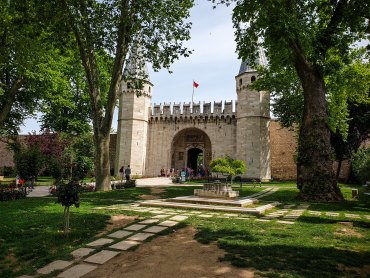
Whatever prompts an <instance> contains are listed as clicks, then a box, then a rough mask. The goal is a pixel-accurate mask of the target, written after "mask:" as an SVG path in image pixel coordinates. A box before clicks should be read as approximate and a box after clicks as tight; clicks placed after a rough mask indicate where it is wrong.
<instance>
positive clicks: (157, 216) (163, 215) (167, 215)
mask: <svg viewBox="0 0 370 278" xmlns="http://www.w3.org/2000/svg"><path fill="white" fill-rule="evenodd" d="M169 216H171V215H170V214H158V215H155V216H153V217H152V218H158V219H162V218H166V217H169Z"/></svg>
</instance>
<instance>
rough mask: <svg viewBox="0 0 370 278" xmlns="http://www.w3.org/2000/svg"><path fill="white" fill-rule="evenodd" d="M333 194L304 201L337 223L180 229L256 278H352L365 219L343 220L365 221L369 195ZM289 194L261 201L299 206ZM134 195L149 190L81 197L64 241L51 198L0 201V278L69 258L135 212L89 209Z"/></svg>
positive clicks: (367, 256) (366, 230) (361, 261)
mask: <svg viewBox="0 0 370 278" xmlns="http://www.w3.org/2000/svg"><path fill="white" fill-rule="evenodd" d="M194 188H199V186H186V187H176V186H173V187H166V188H164V189H165V192H163V193H161V197H162V198H169V197H176V196H185V195H191V194H192V192H193V190H194ZM263 189H264V188H263V187H262V188H260V187H255V188H254V187H251V186H243V188H241V189H238V190H240V194H241V195H242V196H247V195H250V194H253V193H256V192H258V191H260V190H263ZM341 189H342V192H343V193H344V196H345V197H346V199H347V201H346V202H345V203H341V204H333V203H330V204H327V203H310V207H309V208H308V210H315V211H322V212H326V211H330V212H339V213H340V214H339V216H338V217H329V216H326V215H324V214H322V215H319V216H314V215H311V214H309V213H308V212H307V211H306V212H305V213H304V214H303V215H302V216H300V217H299V218H298V219H297V220H296V221H295V224H293V225H283V224H279V223H277V222H276V221H275V220H272V221H270V222H259V221H255V219H254V217H252V218H251V219H250V220H249V219H248V220H242V219H237V218H229V219H223V218H217V217H212V218H199V217H195V216H194V217H190V218H189V219H188V220H187V221H186V223H187V224H188V225H193V226H195V227H196V228H197V230H198V232H197V235H196V239H197V240H198V241H200V242H202V243H204V244H207V243H209V242H217V243H218V245H219V247H220V248H222V249H224V250H225V251H226V255H225V256H224V257H223V258H221V259H222V260H227V261H230V262H231V263H232V264H233V265H235V266H240V267H248V268H252V269H254V270H255V271H256V273H257V274H260V275H261V276H263V277H355V276H358V275H359V272H358V271H359V270H360V269H361V268H363V267H364V266H365V265H368V268H369V266H370V244H369V239H370V220H366V219H365V218H359V219H349V218H348V217H345V215H344V214H346V213H351V214H358V215H370V196H366V195H363V194H360V198H359V200H353V199H352V198H351V188H350V187H345V186H342V187H341ZM360 190H363V189H360ZM297 192H298V191H297V189H296V188H295V186H293V185H287V184H285V185H284V186H282V187H281V188H280V189H279V190H278V191H277V192H275V193H274V194H271V195H268V196H265V197H264V198H262V201H280V202H282V203H283V204H298V203H302V202H300V201H299V200H297V199H296V195H297ZM142 194H150V189H149V188H130V189H125V190H117V191H111V192H96V193H84V194H83V195H82V196H81V207H80V208H74V207H73V208H72V209H71V211H72V213H71V223H70V224H71V229H72V231H71V233H70V236H69V238H65V237H64V236H63V234H62V233H63V232H62V230H63V207H62V206H61V205H59V204H55V198H53V197H47V198H27V199H23V200H16V201H9V202H0V210H1V212H2V214H1V215H2V217H1V225H0V277H17V276H19V275H22V274H32V273H34V272H35V270H36V269H38V268H40V267H42V266H44V265H46V264H47V263H49V262H51V261H53V260H56V259H71V257H70V255H69V253H70V252H71V251H72V250H75V249H77V248H79V247H81V246H83V245H84V244H86V243H87V242H90V241H92V240H93V238H94V236H95V235H96V234H98V233H99V232H100V231H102V230H103V229H104V228H105V226H106V224H107V221H108V220H109V219H110V216H111V215H113V214H118V213H119V214H128V215H134V214H136V215H137V214H138V213H136V212H130V211H119V212H117V211H111V210H92V208H94V207H96V206H105V205H114V204H124V203H129V202H132V201H135V200H138V198H139V196H140V195H142ZM143 216H145V214H143ZM368 275H370V273H368ZM365 276H366V275H365ZM365 276H364V277H365Z"/></svg>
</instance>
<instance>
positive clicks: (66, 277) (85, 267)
mask: <svg viewBox="0 0 370 278" xmlns="http://www.w3.org/2000/svg"><path fill="white" fill-rule="evenodd" d="M96 268H97V266H96V265H90V264H78V265H75V266H72V267H71V268H70V269H67V270H66V271H64V272H62V273H60V274H59V275H58V277H62V278H79V277H82V276H84V275H85V274H87V273H89V272H91V271H93V270H94V269H96Z"/></svg>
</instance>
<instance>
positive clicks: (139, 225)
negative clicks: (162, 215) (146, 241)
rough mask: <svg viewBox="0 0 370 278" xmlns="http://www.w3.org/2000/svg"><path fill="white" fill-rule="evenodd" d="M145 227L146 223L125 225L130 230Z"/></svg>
mask: <svg viewBox="0 0 370 278" xmlns="http://www.w3.org/2000/svg"><path fill="white" fill-rule="evenodd" d="M145 227H146V225H141V224H134V225H131V226H127V227H124V229H125V230H129V231H138V230H141V229H143V228H145Z"/></svg>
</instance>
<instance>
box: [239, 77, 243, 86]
mask: <svg viewBox="0 0 370 278" xmlns="http://www.w3.org/2000/svg"><path fill="white" fill-rule="evenodd" d="M242 84H243V80H242V79H241V78H240V79H239V86H241V85H242Z"/></svg>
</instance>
